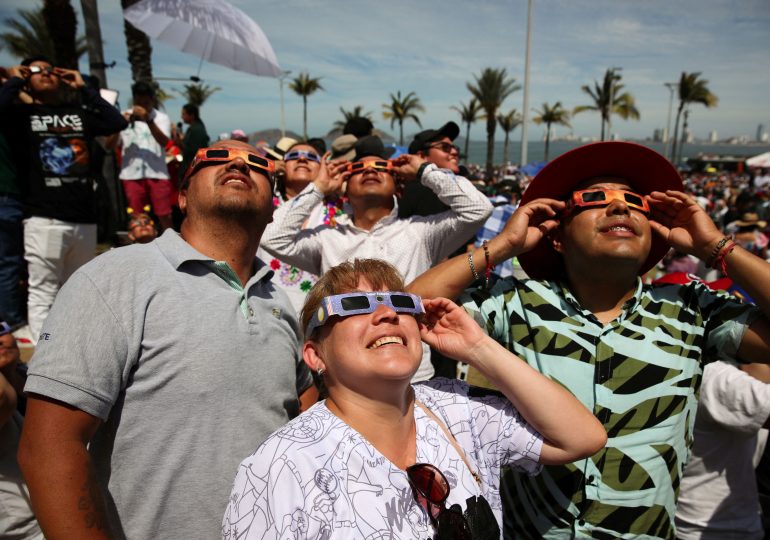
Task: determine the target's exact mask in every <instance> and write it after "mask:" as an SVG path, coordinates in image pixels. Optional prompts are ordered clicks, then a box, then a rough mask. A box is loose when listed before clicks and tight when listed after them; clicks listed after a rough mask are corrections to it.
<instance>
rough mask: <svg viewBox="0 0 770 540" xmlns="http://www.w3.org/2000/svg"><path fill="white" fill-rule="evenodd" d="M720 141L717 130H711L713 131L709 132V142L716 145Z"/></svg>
mask: <svg viewBox="0 0 770 540" xmlns="http://www.w3.org/2000/svg"><path fill="white" fill-rule="evenodd" d="M718 140H719V137H717V132H716V130H711V131H709V142H710V143H715V142H717V141H718Z"/></svg>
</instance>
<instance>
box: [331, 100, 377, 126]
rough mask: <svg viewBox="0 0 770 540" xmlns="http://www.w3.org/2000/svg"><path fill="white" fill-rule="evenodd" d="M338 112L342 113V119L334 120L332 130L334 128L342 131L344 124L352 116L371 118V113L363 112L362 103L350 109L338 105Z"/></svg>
mask: <svg viewBox="0 0 770 540" xmlns="http://www.w3.org/2000/svg"><path fill="white" fill-rule="evenodd" d="M340 112H341V113H342V120H337V121H335V122H334V126H333V128H332V129H333V130H335V129H336V130H340V131H342V130H343V129H344V128H345V124H347V123H348V122H349V121H350V120H352V119H353V118H368V119H369V120H371V119H372V113H371V112H364V106H363V105H356V106H355V107H354V108H353V110H352V111H346V110H345V109H343V108H342V107H340Z"/></svg>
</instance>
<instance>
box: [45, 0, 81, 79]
mask: <svg viewBox="0 0 770 540" xmlns="http://www.w3.org/2000/svg"><path fill="white" fill-rule="evenodd" d="M43 19H44V20H45V25H46V26H47V27H48V34H49V35H50V36H51V39H52V40H53V42H54V43H56V52H57V54H56V65H57V66H60V67H63V68H67V69H77V68H78V54H77V51H76V46H75V34H76V33H77V29H78V20H77V17H75V10H74V9H72V4H70V1H69V0H43Z"/></svg>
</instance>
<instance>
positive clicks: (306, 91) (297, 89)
mask: <svg viewBox="0 0 770 540" xmlns="http://www.w3.org/2000/svg"><path fill="white" fill-rule="evenodd" d="M289 88H290V89H291V90H293V91H294V93H295V94H297V95H298V96H302V126H303V128H302V129H303V133H304V134H305V139H307V97H308V96H309V95H311V94H313V93H314V92H315V91H316V90H323V89H324V88H323V86H321V78H320V77H315V78H311V77H310V74H309V73H307V72H306V71H303V72H302V73H300V74H299V76H298V77H296V78H295V79H294V80H292V81H291V82H290V83H289Z"/></svg>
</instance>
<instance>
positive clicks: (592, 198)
mask: <svg viewBox="0 0 770 540" xmlns="http://www.w3.org/2000/svg"><path fill="white" fill-rule="evenodd" d="M606 199H607V195H606V194H605V193H604V192H603V191H588V192H586V193H583V202H587V203H589V202H600V201H604V200H606Z"/></svg>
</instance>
